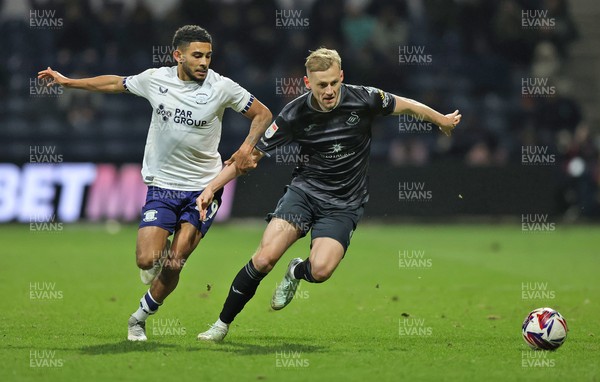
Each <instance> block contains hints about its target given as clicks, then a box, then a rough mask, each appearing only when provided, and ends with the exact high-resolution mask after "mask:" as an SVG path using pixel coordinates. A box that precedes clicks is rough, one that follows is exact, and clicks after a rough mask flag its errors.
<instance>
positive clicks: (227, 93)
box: [221, 78, 254, 114]
mask: <svg viewBox="0 0 600 382" xmlns="http://www.w3.org/2000/svg"><path fill="white" fill-rule="evenodd" d="M225 82H226V83H225V85H224V86H223V91H222V93H221V94H222V95H223V97H224V99H223V103H224V104H225V106H226V107H230V108H232V109H233V110H235V111H237V112H238V113H242V114H243V113H245V112H247V111H248V109H250V106H252V103H253V102H254V96H253V95H252V94H250V92H248V90H246V89H244V88H243V87H241V86H240V85H239V84H238V83H237V82H235V81H233V80H231V79H229V78H227V79H226V80H225Z"/></svg>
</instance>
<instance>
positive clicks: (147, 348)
mask: <svg viewBox="0 0 600 382" xmlns="http://www.w3.org/2000/svg"><path fill="white" fill-rule="evenodd" d="M157 350H182V347H181V346H179V345H175V344H169V343H161V342H149V341H146V342H139V341H138V342H132V341H127V340H123V341H121V342H113V343H109V344H101V345H90V346H84V347H82V348H80V349H79V351H80V352H81V354H85V355H98V354H119V353H132V352H155V351H157Z"/></svg>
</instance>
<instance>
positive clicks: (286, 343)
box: [187, 337, 327, 355]
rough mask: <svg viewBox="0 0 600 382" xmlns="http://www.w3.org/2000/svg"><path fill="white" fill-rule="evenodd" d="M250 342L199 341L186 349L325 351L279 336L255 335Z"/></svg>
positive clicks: (243, 352)
mask: <svg viewBox="0 0 600 382" xmlns="http://www.w3.org/2000/svg"><path fill="white" fill-rule="evenodd" d="M251 341H252V342H235V341H227V340H225V341H224V342H218V343H214V342H204V341H202V342H200V343H199V344H198V346H197V347H192V348H188V349H187V350H188V351H207V350H208V351H215V352H223V353H235V354H236V355H259V354H275V353H276V352H286V353H289V352H300V353H302V354H310V353H321V352H324V351H327V349H326V348H325V347H324V346H318V345H312V344H306V343H302V342H305V341H306V340H301V341H299V342H296V341H291V340H290V339H289V338H287V339H286V338H281V337H255V338H253V339H252V340H251Z"/></svg>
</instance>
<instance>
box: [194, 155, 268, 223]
mask: <svg viewBox="0 0 600 382" xmlns="http://www.w3.org/2000/svg"><path fill="white" fill-rule="evenodd" d="M263 156H264V154H263V152H262V151H259V150H257V149H253V150H252V154H251V160H252V163H253V165H252V168H255V167H256V165H257V163H258V161H259V160H261V159H262V157H263ZM244 173H245V172H242V171H240V169H239V168H238V167H237V166H235V165H234V164H229V165H227V164H226V165H225V167H224V168H223V169H222V170H221V172H220V173H219V175H217V177H216V178H214V179H213V180H212V181H211V182H210V183H209V184H208V185H207V186H206V188H205V189H204V190H203V191H202V193H201V194H200V196H198V197H197V198H196V205H197V206H198V210H199V211H200V219H201V220H204V219H206V209H207V208H208V206H209V205H210V203H212V200H213V198H214V196H215V192H217V191H218V190H220V189H221V188H223V187H225V185H226V184H227V183H229V182H230V181H232V180H233V179H235V178H237V177H238V176H240V175H242V174H244Z"/></svg>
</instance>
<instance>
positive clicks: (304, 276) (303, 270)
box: [294, 259, 323, 284]
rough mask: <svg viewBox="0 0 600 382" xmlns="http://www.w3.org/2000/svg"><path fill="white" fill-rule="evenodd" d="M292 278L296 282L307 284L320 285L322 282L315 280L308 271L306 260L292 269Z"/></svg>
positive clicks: (308, 263)
mask: <svg viewBox="0 0 600 382" xmlns="http://www.w3.org/2000/svg"><path fill="white" fill-rule="evenodd" d="M294 277H295V278H297V279H298V280H306V281H308V282H309V283H317V284H318V283H322V282H323V281H318V280H315V278H314V277H313V275H312V271H311V269H310V260H309V259H306V260H304V261H303V262H301V263H300V264H298V265H296V268H294Z"/></svg>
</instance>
